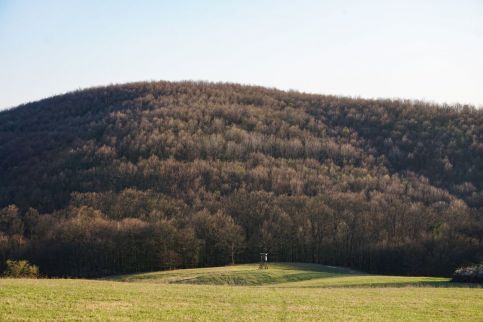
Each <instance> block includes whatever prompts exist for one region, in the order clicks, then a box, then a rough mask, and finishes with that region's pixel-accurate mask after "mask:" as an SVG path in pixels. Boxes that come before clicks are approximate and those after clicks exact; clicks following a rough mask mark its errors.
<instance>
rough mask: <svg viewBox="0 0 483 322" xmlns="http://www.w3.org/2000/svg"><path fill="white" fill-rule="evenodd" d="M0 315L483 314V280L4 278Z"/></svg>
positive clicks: (292, 268) (293, 271)
mask: <svg viewBox="0 0 483 322" xmlns="http://www.w3.org/2000/svg"><path fill="white" fill-rule="evenodd" d="M421 286H425V287H421ZM456 286H457V287H456ZM0 320H1V321H15V320H97V321H114V320H116V321H117V320H119V321H129V320H149V321H157V320H170V321H192V320H202V321H271V320H287V321H293V320H296V321H301V320H311V321H324V320H328V321H334V320H352V321H387V320H397V321H401V320H402V321H404V320H405V321H425V320H426V321H483V289H482V288H479V287H472V288H471V287H464V285H457V284H456V285H454V284H451V283H448V280H447V279H443V278H429V277H398V276H376V275H367V274H362V273H359V272H356V271H351V270H348V269H342V268H334V267H328V266H320V265H308V264H275V265H274V264H272V265H271V266H270V269H268V270H258V269H257V266H256V265H237V266H228V267H221V268H220V267H218V268H206V269H193V270H176V271H166V272H155V273H147V274H134V275H127V276H117V277H113V278H111V279H110V280H80V279H79V280H76V279H52V280H48V279H40V280H28V279H0Z"/></svg>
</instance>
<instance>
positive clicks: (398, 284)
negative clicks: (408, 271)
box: [283, 281, 483, 288]
mask: <svg viewBox="0 0 483 322" xmlns="http://www.w3.org/2000/svg"><path fill="white" fill-rule="evenodd" d="M283 287H294V288H299V287H300V288H385V287H387V288H404V287H430V288H483V284H474V283H454V282H433V281H420V282H388V283H370V284H368V283H354V284H350V283H348V284H339V285H337V284H326V285H323V284H322V285H300V286H297V285H293V286H290V285H284V286H283Z"/></svg>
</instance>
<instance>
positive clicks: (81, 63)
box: [0, 0, 483, 109]
mask: <svg viewBox="0 0 483 322" xmlns="http://www.w3.org/2000/svg"><path fill="white" fill-rule="evenodd" d="M186 79H191V80H209V81H229V82H239V83H245V84H257V85H263V86H270V87H277V88H281V89H296V90H300V91H304V92H313V93H322V94H337V95H347V96H362V97H368V98H372V97H388V98H395V97H401V98H411V99H424V100H428V101H435V102H448V103H454V102H461V103H470V104H475V105H483V1H482V0H450V1H447V0H401V1H392V0H380V1H376V0H373V1H371V0H369V1H361V0H354V1H349V0H326V1H324V0H319V1H304V0H297V1H283V0H273V1H268V0H254V1H250V0H243V1H242V0H240V1H230V0H224V1H222V0H220V1H209V0H205V1H182V0H179V1H163V0H159V1H143V0H138V1H134V0H132V1H122V0H30V1H28V0H0V109H2V108H7V107H12V106H16V105H18V104H20V103H24V102H27V101H32V100H37V99H40V98H44V97H47V96H52V95H55V94H60V93H64V92H67V91H71V90H75V89H79V88H85V87H90V86H95V85H106V84H110V83H124V82H130V81H140V80H186Z"/></svg>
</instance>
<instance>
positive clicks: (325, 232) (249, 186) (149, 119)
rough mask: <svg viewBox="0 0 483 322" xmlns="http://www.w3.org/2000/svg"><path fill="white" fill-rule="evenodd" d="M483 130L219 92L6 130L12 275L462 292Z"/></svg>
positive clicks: (478, 117) (27, 109) (74, 106)
mask: <svg viewBox="0 0 483 322" xmlns="http://www.w3.org/2000/svg"><path fill="white" fill-rule="evenodd" d="M482 134H483V113H482V111H480V110H476V109H474V108H471V107H460V106H455V107H448V106H434V105H430V104H425V103H415V102H405V101H386V100H377V101H369V100H354V99H346V98H339V97H327V96H318V95H308V94H301V93H294V92H289V93H287V92H281V91H276V90H271V89H265V88H260V87H246V86H240V85H233V84H207V83H192V82H184V83H167V82H159V83H138V84H128V85H122V86H111V87H105V88H96V89H91V90H86V91H80V92H74V93H70V94H66V95H62V96H58V97H53V98H50V99H46V100H43V101H39V102H35V103H30V104H26V105H24V106H20V107H18V108H16V109H12V110H10V111H6V112H2V113H0V178H1V181H0V209H1V208H3V209H1V210H0V269H2V267H1V266H2V265H4V263H5V261H6V260H7V259H28V260H29V261H30V262H32V263H34V264H36V265H38V266H39V267H40V270H41V273H42V274H46V275H53V276H102V275H108V274H120V273H128V272H134V271H148V270H157V269H166V268H174V267H198V266H212V265H222V264H227V263H231V262H235V261H236V262H251V261H255V260H257V259H258V253H259V252H260V251H268V252H270V254H271V260H279V261H307V262H316V263H323V264H331V265H343V266H350V267H354V268H359V269H362V270H366V271H370V272H378V273H397V274H430V275H449V274H451V273H452V271H453V270H454V269H455V268H456V267H458V266H460V265H462V264H465V263H471V262H476V261H479V260H481V258H482V256H483V245H482V236H483V210H482V209H483V208H482V206H483V186H482V184H483V169H482V168H483V167H482V164H483V163H482V161H483V160H482V155H483V140H482Z"/></svg>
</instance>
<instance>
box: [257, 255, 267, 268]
mask: <svg viewBox="0 0 483 322" xmlns="http://www.w3.org/2000/svg"><path fill="white" fill-rule="evenodd" d="M258 269H268V253H260V265H259V266H258Z"/></svg>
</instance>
